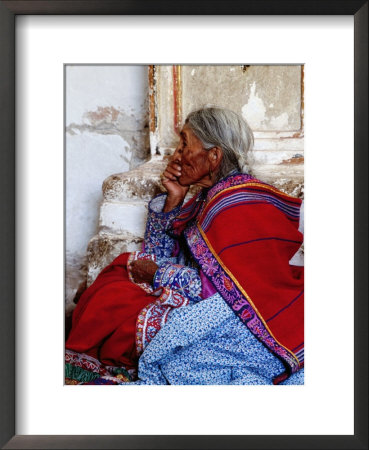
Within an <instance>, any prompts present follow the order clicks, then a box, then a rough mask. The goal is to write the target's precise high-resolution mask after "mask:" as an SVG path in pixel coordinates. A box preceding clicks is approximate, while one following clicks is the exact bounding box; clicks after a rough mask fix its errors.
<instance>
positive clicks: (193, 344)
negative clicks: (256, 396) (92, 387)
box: [135, 195, 304, 385]
mask: <svg viewBox="0 0 369 450" xmlns="http://www.w3.org/2000/svg"><path fill="white" fill-rule="evenodd" d="M165 198H166V197H165V195H161V196H159V197H156V198H155V199H154V200H152V201H151V202H150V204H149V216H148V222H147V226H146V233H145V242H144V247H143V250H144V252H146V253H152V254H155V255H156V257H157V263H158V265H159V269H158V270H157V272H156V274H155V277H154V283H153V284H154V286H153V287H154V288H158V287H160V286H163V287H164V286H168V287H170V288H171V289H174V290H178V291H180V293H181V294H182V295H184V296H186V297H187V298H189V300H190V303H189V305H188V306H185V307H182V308H178V309H173V310H172V311H171V312H170V313H169V316H168V321H167V323H166V324H165V326H164V327H163V328H162V329H161V330H160V331H159V332H158V333H157V335H156V336H155V338H154V339H153V340H152V341H151V342H150V343H149V344H148V346H147V347H146V348H145V350H144V352H143V354H142V356H141V358H140V360H139V367H138V376H139V380H138V381H136V382H135V383H136V384H178V385H184V384H186V385H190V384H217V385H219V384H220V385H223V384H248V385H265V384H272V380H273V378H274V377H276V376H277V375H279V374H281V373H282V372H284V370H285V368H284V366H283V364H282V362H281V361H280V360H279V359H278V358H277V357H276V356H274V355H273V354H272V353H271V352H270V351H269V350H267V348H266V347H265V346H264V345H263V344H262V343H261V342H259V341H258V340H257V339H256V337H255V336H254V335H253V334H252V333H251V332H250V331H249V330H248V329H247V327H245V326H244V325H243V324H242V323H241V321H240V320H239V318H238V317H236V315H235V314H234V312H233V311H232V310H231V309H230V308H229V306H228V305H227V304H226V302H225V301H224V300H223V298H222V297H221V296H220V295H219V294H215V295H213V296H211V297H209V298H207V299H205V300H202V299H201V297H200V294H201V279H200V276H199V273H198V271H197V270H196V269H195V268H191V267H188V265H191V263H192V261H191V260H190V259H189V258H188V254H186V252H185V251H184V250H185V249H184V248H183V247H182V248H179V252H178V253H177V256H176V257H172V256H171V255H172V254H173V253H175V251H176V246H177V248H178V242H177V241H176V240H175V239H174V238H173V237H171V236H169V235H168V234H167V231H168V229H169V228H170V226H171V224H172V222H173V220H174V219H175V217H176V216H177V215H178V213H179V210H180V207H178V208H175V209H174V210H172V211H170V212H169V213H163V212H162V209H163V206H164V202H165ZM200 300H201V301H200ZM281 384H290V385H291V384H304V371H303V370H300V371H299V372H297V373H296V374H294V375H292V376H291V377H290V378H289V379H288V380H286V381H285V382H283V383H281Z"/></svg>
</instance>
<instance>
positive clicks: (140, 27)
mask: <svg viewBox="0 0 369 450" xmlns="http://www.w3.org/2000/svg"><path fill="white" fill-rule="evenodd" d="M276 6H277V5H275V2H272V1H261V2H258V3H257V4H255V3H253V2H243V3H242V5H241V4H239V2H235V3H231V4H227V5H226V4H222V5H220V4H219V5H216V7H214V5H209V4H207V3H206V2H205V3H202V4H201V5H197V4H195V3H193V4H192V3H186V5H168V4H166V3H165V2H156V3H155V5H150V7H148V6H147V5H143V3H141V2H136V3H135V5H127V4H126V2H125V1H112V2H103V1H87V2H85V1H82V2H80V1H75V2H62V1H61V2H59V1H43V2H38V1H28V2H21V1H2V2H0V25H1V26H0V33H1V40H0V51H1V61H2V65H1V69H0V88H1V102H2V106H3V108H2V109H1V112H0V115H1V122H0V124H1V133H0V139H1V148H2V149H3V151H2V152H1V158H2V164H1V171H2V178H1V179H2V181H3V189H2V190H1V195H2V196H3V197H4V198H3V199H2V204H3V205H5V206H6V208H4V211H5V214H3V216H2V230H1V231H2V242H1V249H2V252H3V258H2V261H3V263H2V275H1V283H2V301H1V307H0V308H1V314H0V320H1V330H2V337H3V339H2V342H1V346H2V352H1V354H2V358H1V373H2V375H1V377H2V378H1V381H2V382H1V384H0V392H1V396H2V399H3V401H2V404H1V409H0V414H1V421H0V422H1V425H0V431H1V433H0V438H1V441H0V442H1V445H3V446H4V448H51V447H53V448H224V447H226V448H280V449H283V448H289V447H291V446H293V447H296V448H317V447H319V448H337V446H339V447H340V448H347V449H349V448H358V449H359V448H368V440H367V419H368V417H367V407H368V398H367V379H368V373H367V353H368V352H367V329H368V324H367V271H368V264H367V257H368V255H367V242H368V241H367V237H368V222H367V202H368V198H367V193H368V181H367V180H368V174H367V166H368V165H367V162H368V161H367V160H368V152H367V149H368V139H367V137H368V132H367V116H368V104H367V84H368V83H367V80H368V78H367V60H368V48H367V34H368V23H367V16H368V5H367V2H364V1H342V2H338V3H337V2H328V1H327V2H320V3H319V5H312V4H311V3H310V2H298V3H297V2H290V1H280V2H278V7H276ZM168 36H171V39H168ZM200 44H201V45H200ZM200 48H201V50H200ZM338 61H339V62H340V66H339V70H338V66H337V65H338ZM93 64H99V65H101V66H104V65H105V66H108V65H115V66H120V67H123V66H125V67H126V66H127V65H131V66H136V67H139V66H141V67H142V66H144V65H145V66H146V67H161V68H162V69H161V70H162V73H161V77H162V80H164V83H165V79H167V78H168V77H167V74H166V72H165V70H172V68H173V70H174V71H175V70H177V72H175V73H174V72H173V77H174V78H173V79H178V77H179V76H180V74H181V73H180V70H183V72H182V76H183V79H184V81H183V80H182V81H183V83H184V85H186V86H187V84H186V83H187V81H186V80H191V79H192V78H196V76H195V73H196V70H197V69H196V68H197V67H200V66H201V65H203V66H204V65H210V66H211V65H212V66H216V65H223V66H224V67H228V68H229V70H230V71H231V69H232V68H234V67H240V68H244V71H245V72H246V73H247V70H249V67H250V64H251V65H254V66H255V67H256V66H259V67H261V66H263V65H270V66H275V67H281V66H283V65H285V66H287V65H290V66H291V67H298V68H299V69H298V70H300V71H301V68H302V67H303V78H304V83H303V84H301V85H303V87H304V95H303V96H302V97H301V98H303V101H304V103H305V104H304V117H303V123H304V127H303V131H304V133H303V134H302V135H299V136H297V135H296V133H295V134H293V136H292V135H291V136H289V135H288V136H287V134H288V133H290V131H289V130H287V131H285V133H287V134H286V136H285V138H286V139H287V138H288V139H290V140H291V138H292V140H294V141H293V145H295V144H296V145H300V144H298V142H297V143H296V142H295V141H296V140H298V139H299V138H301V137H302V138H304V139H305V145H304V147H303V151H304V154H305V163H306V170H305V177H306V187H305V188H306V190H305V211H306V214H305V220H306V224H305V257H306V276H307V278H306V285H305V286H306V293H307V294H306V303H305V344H306V361H308V363H307V366H306V368H305V384H304V385H301V386H168V387H161V386H137V387H135V386H129V383H128V384H127V385H125V386H104V387H96V386H69V385H65V384H64V370H63V367H64V361H63V346H64V342H63V339H64V324H63V317H64V306H65V304H64V295H65V289H64V263H65V256H64V251H65V229H64V218H65V214H66V211H65V210H64V206H63V205H64V204H65V203H64V199H65V195H66V191H65V189H66V185H65V167H66V160H65V153H64V148H65V140H66V137H65V136H66V135H65V129H64V126H63V124H64V121H63V114H64V109H65V106H66V105H65V97H64V92H65V85H64V82H65V79H66V78H65V74H66V70H68V67H77V66H78V65H79V66H80V67H82V66H84V67H91V65H93ZM241 64H244V65H241ZM166 68H167V69H166ZM175 68H177V69H175ZM181 68H182V69H181ZM183 68H185V69H183ZM240 70H241V69H240ZM291 70H292V69H291ZM200 72H201V71H200ZM200 72H199V74H198V77H200V78H199V80H200V82H201V78H202V77H203V75H201V73H200ZM277 72H278V70H277V69H276V71H274V72H273V71H270V74H269V75H271V76H273V77H276V78H278V76H279V75H278V73H277ZM71 73H72V72H69V75H68V76H70V75H71ZM119 76H122V79H124V75H122V74H120V75H119ZM260 76H261V77H262V78H263V80H264V81H265V80H266V78H265V76H264V75H260ZM284 76H286V75H284ZM186 77H187V78H186ZM191 77H192V78H191ZM217 77H218V79H221V74H220V73H219V74H217ZM95 81H96V83H98V80H97V78H96V80H95ZM74 82H75V83H77V84H76V86H77V88H78V87H79V88H81V87H82V88H83V86H85V85H86V86H87V85H88V83H87V82H86V80H83V77H81V76H80V73H79V74H78V76H77V77H75V78H74ZM234 82H235V83H237V80H236V79H235V81H234ZM96 83H95V84H96ZM266 83H267V84H268V83H269V84H271V83H272V82H271V81H269V82H267V81H266ZM90 84H91V83H90ZM92 84H93V83H92ZM70 86H72V84H71V83H70ZM97 86H98V84H96V93H97ZM189 86H190V85H189ZM290 86H291V92H292V89H293V88H292V86H293V85H292V84H291V85H290ZM87 87H88V86H87ZM87 87H86V89H87ZM90 88H91V86H90ZM90 88H88V89H90ZM113 88H114V86H113V84H112V89H113ZM353 88H354V89H353ZM72 89H74V87H72ZM160 89H161V91H162V92H163V88H162V87H161V88H160ZM177 94H178V92H177V93H176V95H177ZM75 98H77V110H78V107H79V106H78V102H79V101H80V99H81V96H80V97H78V96H77V97H75ZM176 98H177V103H176V102H174V109H176V105H177V106H178V101H179V100H178V99H180V98H181V97H180V96H177V97H176ZM253 98H254V103H253V105H249V106H250V108H251V109H252V108H254V109H252V111H254V113H255V114H254V119H255V117H256V116H257V114H258V111H259V110H258V108H257V105H258V104H259V103H260V97H258V94H257V93H256V94H255V92H254V97H253ZM236 100H237V99H236ZM184 101H185V100H184ZM258 101H259V103H258ZM67 102H68V98H67ZM190 106H191V105H190V104H189V105H187V104H185V105H184V106H183V105H182V110H186V108H187V109H189V110H190V109H191V107H190ZM273 106H274V105H273V104H272V103H270V104H268V107H269V108H273ZM66 111H68V108H66ZM176 111H177V110H176ZM180 111H181V109H180V108H178V111H177V114H174V117H175V119H176V120H175V124H174V125H175V126H178V125H179V123H180V117H179V113H180ZM105 112H106V113H107V114H108V115H109V114H110V116H112V114H113V115H114V111H113V109H110V110H109V111H105ZM105 112H104V111H100V110H96V111H95V113H96V114H97V115H96V114H95V116H91V117H89V120H90V121H95V122H94V124H95V125H96V126H98V123H97V122H99V120H100V119H101V117H100V116H99V113H101V114H103V113H105ZM68 114H69V113H68ZM101 114H100V115H101ZM103 115H104V114H103ZM164 115H165V114H164ZM110 116H109V117H110ZM282 116H283V114H282V115H281V114H280V117H279V119H280V120H279V119H278V120H277V119H276V118H274V119H273V120H274V122H275V123H274V122H273V123H274V125H275V126H276V129H278V127H281V126H282V127H283V126H284V125H286V123H285V122H283V123H282V119H283V118H284V116H283V117H282ZM104 117H105V116H104ZM291 117H292V114H291ZM256 119H257V117H256ZM256 119H255V120H256ZM300 119H301V117H300V116H299V117H298V120H300ZM68 120H69V119H68ZM104 120H105V119H104ZM96 121H97V122H96ZM69 122H70V123H69ZM277 122H278V123H277ZM76 123H77V122H76V121H73V120H69V121H66V122H65V126H67V128H68V130H69V131H70V136H76V135H77V136H78V133H79V132H80V131H81V130H79V129H78V126H79V125H78V124H77V125H76ZM91 123H92V122H91ZM99 123H100V122H99ZM104 123H105V122H104ZM255 123H256V122H255ZM291 123H292V122H291ZM296 124H297V122H296ZM296 124H292V125H291V130H292V131H293V130H294V128H298V127H297V125H298V124H297V125H296ZM84 125H85V126H87V127H88V126H90V125H91V124H90V122H88V121H85V123H84ZM81 126H82V125H81ZM255 126H256V127H257V124H256V125H255V124H254V127H255ZM300 129H302V128H301V127H300ZM150 131H152V130H151V129H150ZM279 131H280V130H279ZM292 131H291V132H292ZM73 133H75V134H73ZM260 133H261V134H260V136H259V135H258V136H257V138H259V139H260V140H262V139H265V137H266V135H265V130H261V132H260ZM263 133H264V134H263ZM269 137H270V136H267V138H269ZM151 138H152V136H151ZM78 139H79V138H77V141H78ZM74 142H76V141H74ZM77 144H78V142H77ZM83 145H85V143H84V144H83ZM111 145H112V148H114V143H113V142H111ZM258 145H259V144H258ZM291 145H292V144H291ZM165 146H168V148H169V147H171V144H170V142H169V141H168V143H165ZM165 146H164V147H165ZM152 147H153V146H152ZM164 147H163V148H158V151H159V152H160V151H165V149H164ZM84 148H86V149H87V151H89V152H90V153H89V156H90V157H93V151H94V148H93V146H89V145H87V146H86V145H85V147H84ZM291 149H292V147H291ZM292 150H293V152H294V153H293V154H294V155H295V153H296V151H295V150H296V149H295V147H293V149H292ZM292 150H291V151H292ZM117 157H118V158H120V156H119V154H118V155H117ZM299 157H300V159H301V160H302V161H303V158H302V156H301V155H300V156H299ZM294 162H296V161H294ZM298 162H299V163H300V162H301V161H300V160H299V161H298ZM296 167H297V166H296ZM109 170H110V169H109ZM117 171H119V170H117ZM295 172H296V173H297V172H298V170H297V169H296V171H295ZM112 173H113V172H112ZM77 207H78V205H77ZM353 237H354V239H353ZM353 269H354V270H353ZM265 405H268V409H267V410H265ZM138 418H139V420H138Z"/></svg>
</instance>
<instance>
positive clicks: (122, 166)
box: [65, 65, 149, 301]
mask: <svg viewBox="0 0 369 450" xmlns="http://www.w3.org/2000/svg"><path fill="white" fill-rule="evenodd" d="M65 77H66V80H65V81H66V86H65V87H66V92H65V96H66V121H65V124H66V148H65V151H66V159H65V161H66V167H65V174H66V184H65V186H66V190H65V195H66V199H65V200H66V266H67V283H66V285H67V292H66V294H67V301H68V297H71V296H73V295H74V292H75V289H76V284H78V283H79V280H78V277H77V280H75V274H73V282H72V283H70V279H69V282H68V275H69V272H70V271H73V272H74V271H75V270H77V269H78V268H79V267H80V266H81V264H83V263H84V258H85V253H86V248H87V244H88V242H89V240H90V239H91V238H92V237H93V236H94V235H95V234H96V233H97V227H98V217H99V209H100V203H101V201H102V191H101V186H102V183H103V181H104V180H105V178H107V177H108V176H109V175H111V174H114V173H121V172H126V171H128V170H130V169H131V168H133V167H136V166H137V165H139V164H140V163H142V162H143V161H145V160H146V159H147V157H148V154H149V138H148V75H147V66H123V65H122V66H116V65H113V66H112V65H111V66H78V65H77V66H74V65H69V66H66V73H65ZM70 276H71V277H72V275H70Z"/></svg>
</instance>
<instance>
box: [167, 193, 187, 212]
mask: <svg viewBox="0 0 369 450" xmlns="http://www.w3.org/2000/svg"><path fill="white" fill-rule="evenodd" d="M182 202H183V198H181V197H171V196H169V195H168V196H167V198H166V200H165V203H164V208H163V212H169V211H172V209H174V208H177V206H179V205H180V204H181V203H182Z"/></svg>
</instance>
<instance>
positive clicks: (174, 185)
mask: <svg viewBox="0 0 369 450" xmlns="http://www.w3.org/2000/svg"><path fill="white" fill-rule="evenodd" d="M180 176H181V166H180V165H179V164H178V163H176V162H174V161H171V162H169V164H168V165H167V167H166V168H165V170H164V172H163V175H162V178H161V182H162V185H163V186H164V187H165V189H166V190H167V192H168V197H167V199H166V202H165V205H164V209H163V211H164V212H168V211H171V210H172V209H173V208H175V207H176V206H178V205H180V204H181V203H182V202H183V199H184V198H185V196H186V194H187V192H188V189H189V186H182V185H181V184H179V182H178V178H179V177H180Z"/></svg>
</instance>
